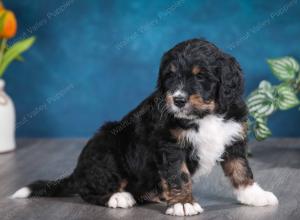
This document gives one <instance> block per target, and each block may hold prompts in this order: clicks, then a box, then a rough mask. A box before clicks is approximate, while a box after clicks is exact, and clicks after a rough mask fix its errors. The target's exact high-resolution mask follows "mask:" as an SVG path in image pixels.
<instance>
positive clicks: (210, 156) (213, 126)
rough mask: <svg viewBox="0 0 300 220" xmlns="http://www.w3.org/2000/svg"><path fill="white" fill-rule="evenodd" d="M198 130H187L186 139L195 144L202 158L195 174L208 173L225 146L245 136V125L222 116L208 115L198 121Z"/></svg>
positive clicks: (198, 154)
mask: <svg viewBox="0 0 300 220" xmlns="http://www.w3.org/2000/svg"><path fill="white" fill-rule="evenodd" d="M198 123H199V129H198V131H194V130H190V131H188V132H186V134H185V139H186V140H187V141H188V142H190V143H191V144H193V146H194V148H195V150H196V152H197V156H198V157H199V158H200V161H199V165H200V166H199V167H200V168H199V170H198V171H197V173H196V175H195V176H200V175H204V174H208V173H209V172H210V171H211V169H212V168H213V166H214V165H215V164H216V161H217V160H220V157H221V156H222V154H223V153H224V150H225V146H226V145H229V144H230V143H232V142H233V141H234V140H236V139H238V138H242V136H243V127H242V125H241V124H240V123H237V122H235V121H233V120H227V121H225V120H224V119H223V117H222V116H217V115H208V116H206V117H204V118H203V119H201V120H199V121H198Z"/></svg>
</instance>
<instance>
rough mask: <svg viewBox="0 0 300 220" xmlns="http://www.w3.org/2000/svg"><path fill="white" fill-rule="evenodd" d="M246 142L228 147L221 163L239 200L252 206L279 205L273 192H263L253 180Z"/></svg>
mask: <svg viewBox="0 0 300 220" xmlns="http://www.w3.org/2000/svg"><path fill="white" fill-rule="evenodd" d="M245 144H246V143H245V142H244V141H240V142H236V143H235V144H233V145H232V146H228V147H227V149H226V152H225V154H224V156H223V159H224V160H223V161H222V162H221V165H222V168H223V170H224V173H225V175H226V176H227V177H229V179H230V181H231V183H232V185H233V187H234V193H235V195H236V197H237V200H238V201H239V202H241V203H243V204H246V205H251V206H267V205H277V204H278V199H277V198H276V196H275V195H274V194H273V193H272V192H268V191H265V190H263V189H262V188H261V187H260V186H259V185H258V184H257V183H256V182H255V181H254V179H253V174H252V171H251V168H250V166H249V163H248V160H247V158H246V148H245Z"/></svg>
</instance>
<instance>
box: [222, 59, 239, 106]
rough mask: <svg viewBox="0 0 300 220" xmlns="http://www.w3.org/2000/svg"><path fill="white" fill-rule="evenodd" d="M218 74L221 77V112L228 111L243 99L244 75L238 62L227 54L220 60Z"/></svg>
mask: <svg viewBox="0 0 300 220" xmlns="http://www.w3.org/2000/svg"><path fill="white" fill-rule="evenodd" d="M217 72H218V76H219V91H218V103H219V107H220V108H221V110H223V111H226V110H227V109H228V108H229V107H230V106H231V105H232V104H234V103H235V102H238V101H240V100H241V98H242V95H243V90H244V79H243V73H242V70H241V68H240V65H239V64H238V62H237V61H236V60H235V59H234V58H233V57H231V56H229V55H227V54H225V55H224V56H223V57H222V58H220V59H219V61H218V67H217Z"/></svg>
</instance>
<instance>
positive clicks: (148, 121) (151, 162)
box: [13, 39, 278, 216]
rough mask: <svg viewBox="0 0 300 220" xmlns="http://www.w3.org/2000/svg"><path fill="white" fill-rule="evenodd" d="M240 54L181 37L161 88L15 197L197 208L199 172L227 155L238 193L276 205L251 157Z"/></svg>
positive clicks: (164, 67) (162, 72)
mask: <svg viewBox="0 0 300 220" xmlns="http://www.w3.org/2000/svg"><path fill="white" fill-rule="evenodd" d="M242 95H243V76H242V71H241V68H240V66H239V64H238V63H237V61H236V60H235V59H234V58H233V57H231V56H230V55H228V54H226V53H223V52H221V51H220V50H219V49H218V48H217V47H216V46H215V45H213V44H211V43H209V42H207V41H205V40H200V39H192V40H188V41H184V42H182V43H179V44H178V45H176V46H175V47H174V48H172V49H171V50H169V51H167V52H166V53H165V54H164V55H163V57H162V60H161V65H160V69H159V77H158V82H157V87H156V89H155V91H154V92H153V93H152V94H151V95H150V96H149V97H148V98H147V99H145V100H144V101H143V102H142V103H141V104H140V105H139V106H138V107H137V108H135V109H134V110H133V111H132V112H130V113H129V114H127V115H126V116H125V117H124V118H123V119H122V120H121V121H116V122H109V123H106V124H105V125H104V126H102V127H101V129H100V130H99V131H98V132H97V133H96V134H95V136H94V137H93V138H92V139H91V140H90V141H89V142H88V143H87V144H86V146H85V148H84V149H83V151H82V153H81V155H80V157H79V159H78V164H77V166H76V168H75V170H74V172H73V173H72V174H71V175H69V176H67V177H65V178H63V179H59V180H55V181H43V180H40V181H36V182H33V183H32V184H30V185H28V186H27V187H23V188H22V189H20V190H18V191H17V192H16V193H15V194H14V195H13V198H27V197H59V196H69V195H75V194H79V195H80V196H81V198H82V199H83V200H85V201H86V202H88V203H92V204H96V205H101V206H108V207H111V208H117V207H120V208H129V207H132V206H133V205H134V204H136V203H138V204H141V203H145V202H166V203H167V205H168V207H167V210H166V214H168V215H177V216H188V215H196V214H198V213H201V212H203V209H202V207H201V206H200V205H199V203H198V202H197V201H196V200H195V199H194V197H193V195H192V177H193V176H201V175H204V174H208V173H209V172H210V171H211V169H212V168H213V166H214V165H215V164H216V161H220V163H221V166H222V168H223V170H224V173H225V175H226V176H227V177H228V178H229V179H230V181H231V183H232V186H233V188H234V193H235V195H236V197H237V200H238V201H239V202H241V203H243V204H246V205H252V206H265V205H276V204H277V203H278V200H277V198H276V197H275V195H274V194H273V193H271V192H267V191H264V190H263V189H262V188H261V187H260V186H259V185H258V184H257V183H256V182H255V181H254V179H253V175H252V172H251V169H250V167H249V164H248V160H247V157H246V144H247V106H246V104H245V102H244V100H243V99H242Z"/></svg>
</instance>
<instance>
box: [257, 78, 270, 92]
mask: <svg viewBox="0 0 300 220" xmlns="http://www.w3.org/2000/svg"><path fill="white" fill-rule="evenodd" d="M258 88H259V89H262V90H265V91H272V90H273V87H272V84H271V83H270V82H269V81H266V80H263V81H261V82H260V83H259V86H258Z"/></svg>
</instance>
